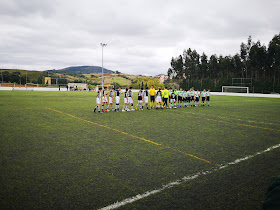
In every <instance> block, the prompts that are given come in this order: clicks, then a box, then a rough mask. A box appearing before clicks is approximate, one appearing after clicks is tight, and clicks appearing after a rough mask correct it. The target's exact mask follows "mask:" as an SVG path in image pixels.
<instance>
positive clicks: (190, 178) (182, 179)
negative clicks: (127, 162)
mask: <svg viewBox="0 0 280 210" xmlns="http://www.w3.org/2000/svg"><path fill="white" fill-rule="evenodd" d="M278 147H280V144H277V145H275V146H272V147H269V148H267V149H265V150H262V151H260V152H256V153H255V154H253V155H248V156H246V157H243V158H239V159H236V160H234V161H232V162H229V163H225V164H222V165H221V166H218V167H214V168H211V169H209V170H206V171H200V172H198V173H196V174H193V175H189V176H185V177H183V178H181V179H178V180H176V181H174V182H170V183H168V184H166V185H163V186H162V187H160V188H158V189H155V190H151V191H147V192H144V193H142V194H138V195H136V196H133V197H131V198H126V199H124V200H122V201H120V202H116V203H114V204H111V205H109V206H106V207H103V208H101V210H109V209H116V208H119V207H121V206H124V205H126V204H129V203H133V202H134V201H137V200H140V199H142V198H145V197H148V196H150V195H153V194H156V193H159V192H161V191H163V190H165V189H168V188H172V187H174V186H177V185H179V184H181V183H184V182H186V181H189V180H192V179H196V178H198V177H200V176H203V175H207V174H211V173H213V172H215V171H218V170H220V169H223V168H226V167H228V166H231V165H235V164H238V163H240V162H243V161H245V160H248V159H250V158H253V157H255V156H257V155H261V154H263V153H265V152H269V151H271V150H273V149H276V148H278Z"/></svg>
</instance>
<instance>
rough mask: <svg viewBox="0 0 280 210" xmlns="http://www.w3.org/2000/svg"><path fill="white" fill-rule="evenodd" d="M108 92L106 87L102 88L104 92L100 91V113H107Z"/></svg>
mask: <svg viewBox="0 0 280 210" xmlns="http://www.w3.org/2000/svg"><path fill="white" fill-rule="evenodd" d="M107 95H108V91H107V87H104V90H103V91H102V111H101V112H109V110H108V108H109V104H108V99H107ZM105 103H106V109H105V111H104V104H105Z"/></svg>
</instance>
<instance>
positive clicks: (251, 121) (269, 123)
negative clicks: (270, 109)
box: [186, 112, 280, 125]
mask: <svg viewBox="0 0 280 210" xmlns="http://www.w3.org/2000/svg"><path fill="white" fill-rule="evenodd" d="M186 113H190V114H194V115H203V116H209V115H207V114H203V113H199V112H198V113H195V112H186ZM209 117H213V116H209ZM215 117H217V118H222V119H229V120H238V121H245V122H246V121H247V122H250V123H259V124H267V125H278V124H276V123H271V122H272V121H273V122H280V121H274V120H271V122H261V121H260V122H257V121H255V120H246V119H245V120H243V119H238V118H234V117H233V118H231V117H224V116H219V115H217V116H215Z"/></svg>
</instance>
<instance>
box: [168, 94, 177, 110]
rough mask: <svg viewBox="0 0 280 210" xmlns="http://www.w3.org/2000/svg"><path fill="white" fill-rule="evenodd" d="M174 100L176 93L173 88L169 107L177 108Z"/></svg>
mask: <svg viewBox="0 0 280 210" xmlns="http://www.w3.org/2000/svg"><path fill="white" fill-rule="evenodd" d="M175 101H176V94H175V93H174V90H173V91H172V92H171V95H170V103H169V108H177V107H176V105H175Z"/></svg>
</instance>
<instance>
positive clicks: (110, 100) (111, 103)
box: [109, 88, 115, 111]
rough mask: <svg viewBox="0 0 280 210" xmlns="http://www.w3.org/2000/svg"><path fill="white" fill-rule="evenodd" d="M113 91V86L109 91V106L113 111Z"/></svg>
mask: <svg viewBox="0 0 280 210" xmlns="http://www.w3.org/2000/svg"><path fill="white" fill-rule="evenodd" d="M114 93H115V88H113V89H112V90H111V91H110V92H109V106H111V110H112V111H114V107H113V101H114Z"/></svg>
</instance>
